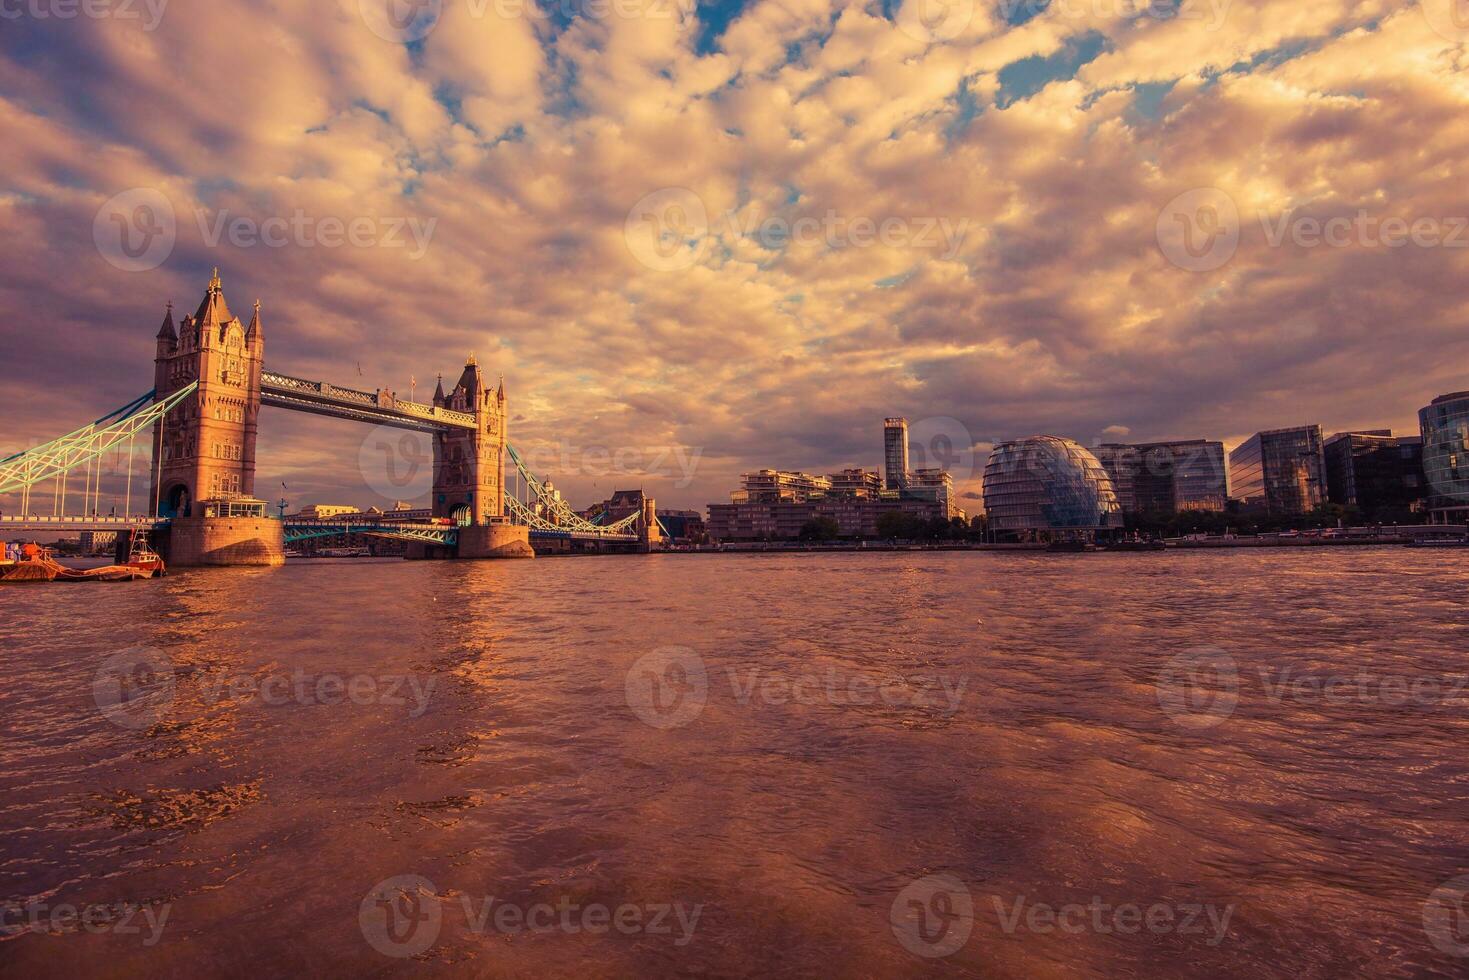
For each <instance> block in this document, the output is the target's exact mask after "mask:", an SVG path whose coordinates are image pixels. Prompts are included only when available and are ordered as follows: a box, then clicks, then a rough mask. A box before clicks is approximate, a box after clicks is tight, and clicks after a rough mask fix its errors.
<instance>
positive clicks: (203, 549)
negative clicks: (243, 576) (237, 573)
mask: <svg viewBox="0 0 1469 980" xmlns="http://www.w3.org/2000/svg"><path fill="white" fill-rule="evenodd" d="M155 545H156V547H157V548H158V553H159V554H161V555H162V556H163V560H164V561H166V562H167V563H168V564H169V565H170V566H174V567H178V568H188V567H199V566H208V565H215V566H219V565H264V566H276V565H284V564H285V563H286V544H285V527H284V525H282V524H281V522H280V521H277V520H272V519H270V518H268V517H175V518H174V519H173V520H172V521H171V522H169V525H168V527H167V528H166V529H164V530H163V531H162V532H161V533H160V534H159V535H158V540H157V541H156V542H155Z"/></svg>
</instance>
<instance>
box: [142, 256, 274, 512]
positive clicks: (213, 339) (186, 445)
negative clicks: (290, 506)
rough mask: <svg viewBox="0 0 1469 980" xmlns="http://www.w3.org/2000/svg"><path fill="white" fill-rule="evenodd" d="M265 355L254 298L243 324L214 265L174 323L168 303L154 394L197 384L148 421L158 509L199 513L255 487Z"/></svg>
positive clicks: (249, 493)
mask: <svg viewBox="0 0 1469 980" xmlns="http://www.w3.org/2000/svg"><path fill="white" fill-rule="evenodd" d="M264 360H265V335H264V332H263V331H262V329H261V326H260V303H259V302H258V301H257V302H256V304H255V315H254V317H253V318H252V319H251V321H250V324H249V326H248V327H247V326H245V325H244V324H243V323H242V322H241V321H240V318H239V317H237V316H235V315H234V314H233V313H231V312H230V308H229V304H228V303H227V302H225V298H224V288H223V286H222V285H221V283H220V280H219V270H218V269H215V270H214V275H213V277H212V278H211V279H210V281H209V289H208V291H207V292H205V294H204V300H203V302H201V303H200V304H199V308H198V310H196V311H195V312H194V315H193V316H186V317H184V319H183V323H182V324H181V328H180V329H178V330H175V329H174V322H173V304H172V303H170V304H169V307H168V313H167V314H166V315H165V316H164V318H163V326H162V327H161V328H160V329H159V331H158V347H157V355H156V356H155V358H154V362H153V363H154V369H153V386H154V388H155V389H156V390H157V394H156V395H155V398H157V399H159V400H162V399H163V398H165V397H167V396H168V395H169V394H171V393H172V392H175V391H177V390H178V389H180V388H183V387H186V386H187V385H189V384H190V383H192V382H194V381H198V382H199V388H198V390H197V391H195V393H194V394H193V395H192V396H191V397H189V398H188V399H186V400H185V401H184V403H183V404H181V405H179V407H178V408H176V409H174V410H173V411H172V412H170V413H169V414H168V415H167V416H165V417H164V419H163V420H162V421H160V422H159V423H158V424H157V425H156V426H155V427H154V442H153V447H154V451H155V453H156V455H155V457H154V469H153V486H152V491H153V499H154V500H156V501H157V502H158V512H159V513H160V514H161V515H162V516H165V517H195V516H202V514H203V511H202V510H201V508H200V503H201V502H202V501H205V500H213V499H217V498H222V497H252V496H253V495H254V493H255V436H256V433H257V431H258V428H259V419H260V369H261V365H262V363H263V362H264Z"/></svg>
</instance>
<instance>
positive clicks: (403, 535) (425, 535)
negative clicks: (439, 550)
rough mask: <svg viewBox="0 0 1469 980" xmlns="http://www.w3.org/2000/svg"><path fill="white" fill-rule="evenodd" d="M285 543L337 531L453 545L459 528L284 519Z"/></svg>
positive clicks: (293, 542) (331, 536)
mask: <svg viewBox="0 0 1469 980" xmlns="http://www.w3.org/2000/svg"><path fill="white" fill-rule="evenodd" d="M285 530H286V544H295V543H296V542H298V541H309V540H311V539H312V538H334V537H336V536H337V535H339V534H366V535H370V536H372V537H374V538H389V539H391V540H394V541H416V542H418V543H420V544H437V545H444V546H446V547H453V546H454V545H456V544H458V542H459V534H458V529H457V528H454V527H450V526H447V525H443V524H417V523H410V522H404V523H402V524H378V523H364V524H353V523H350V522H347V521H342V522H339V523H317V522H310V523H306V522H296V521H286V529H285Z"/></svg>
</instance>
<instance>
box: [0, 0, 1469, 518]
mask: <svg viewBox="0 0 1469 980" xmlns="http://www.w3.org/2000/svg"><path fill="white" fill-rule="evenodd" d="M680 4H681V0H549V2H548V3H547V4H546V5H544V6H541V7H539V8H538V7H536V6H535V5H534V4H533V3H532V2H531V0H442V2H436V0H415V2H408V0H210V2H208V3H204V2H200V0H191V2H185V0H173V2H171V3H168V2H166V0H85V2H83V0H0V132H3V134H4V138H3V140H0V235H3V238H4V241H5V243H6V245H5V249H4V253H3V257H0V448H7V449H15V448H22V447H24V446H26V445H28V444H33V443H34V442H36V441H38V440H41V439H44V438H49V437H52V436H55V435H59V434H61V433H63V432H64V431H67V430H69V429H71V428H73V427H75V426H76V425H78V424H81V423H83V422H85V421H88V420H90V419H91V418H93V417H96V416H97V415H100V414H102V413H103V412H105V411H107V410H109V409H111V408H113V407H116V406H118V405H120V404H122V403H124V402H126V401H128V400H129V399H131V398H132V397H134V396H136V395H138V394H140V393H142V392H144V391H146V390H147V389H148V388H149V387H151V384H152V355H153V335H154V333H155V332H156V330H157V327H158V324H159V322H160V320H161V318H162V316H163V312H164V304H165V303H166V302H168V301H169V300H173V301H175V302H176V303H177V304H178V306H180V307H186V308H187V309H192V308H193V306H194V305H196V304H197V303H198V301H199V298H200V296H201V294H202V292H203V289H204V287H205V285H206V283H207V281H208V277H209V270H210V268H211V267H213V266H216V265H217V266H219V267H220V268H221V274H222V276H223V279H224V283H225V292H226V295H227V296H228V298H229V300H230V302H231V304H232V305H233V306H234V308H235V310H236V311H237V312H243V313H245V314H246V315H248V310H249V307H250V305H251V303H252V302H253V301H254V300H255V299H256V298H259V299H260V301H261V303H262V316H263V319H264V323H265V329H266V338H267V348H268V351H267V355H268V356H267V363H268V364H269V366H270V367H271V368H272V369H273V370H276V371H280V372H283V373H290V374H294V375H297V376H300V377H306V378H325V379H328V380H331V381H334V382H337V383H341V384H346V385H352V386H356V387H360V388H366V389H369V390H370V389H373V388H375V387H378V386H382V387H387V388H393V389H395V390H397V391H398V392H399V394H400V395H403V396H406V395H407V394H408V391H409V387H410V378H411V377H416V378H417V381H418V389H417V393H418V395H419V396H420V397H421V396H423V395H424V394H425V392H426V391H430V390H431V389H432V386H433V383H434V377H435V375H436V374H437V373H439V372H442V373H443V374H445V375H451V376H454V377H457V373H458V370H459V368H460V367H461V365H462V364H463V363H464V359H465V357H466V355H468V354H469V353H470V352H471V351H473V352H475V353H476V354H477V355H478V358H479V362H480V364H481V365H483V366H484V367H485V368H486V369H487V370H489V371H490V372H491V373H492V374H503V375H504V377H505V383H506V387H507V390H508V392H509V397H510V403H511V408H512V414H513V419H514V421H513V422H512V426H511V436H512V441H513V442H514V443H516V444H517V445H518V446H519V447H520V448H521V449H522V450H523V451H525V452H528V453H532V454H533V458H537V459H539V460H542V461H545V463H546V466H545V468H547V469H550V470H553V472H551V473H550V474H549V475H551V476H553V477H555V478H556V479H557V482H558V483H559V484H560V485H562V486H563V487H564V488H565V489H566V490H567V491H568V492H569V495H570V496H571V498H572V499H573V502H574V503H577V504H578V505H584V504H586V503H590V502H591V500H592V499H597V498H599V497H601V496H605V495H606V493H607V492H608V491H610V490H611V489H613V488H614V487H615V486H616V487H620V486H637V485H644V486H646V487H648V488H649V489H650V490H651V491H653V492H655V493H656V494H657V496H658V497H659V501H660V505H667V506H700V505H703V504H705V503H708V502H710V501H716V500H721V499H726V498H725V495H726V494H727V492H728V490H729V488H730V486H731V485H732V484H733V482H734V480H735V478H736V474H738V473H739V472H740V471H742V470H745V469H752V468H758V467H762V466H778V467H787V468H804V469H811V470H818V471H823V470H827V469H831V468H836V467H840V466H845V465H869V466H874V467H875V466H877V465H879V463H880V459H881V436H882V420H883V417H884V416H887V415H906V416H907V417H908V418H909V419H911V420H912V421H913V424H914V427H915V433H916V434H917V435H918V438H919V440H920V442H922V443H923V444H926V445H938V446H939V447H941V448H944V447H948V446H950V445H953V446H954V447H955V448H954V450H953V455H952V457H951V458H949V459H946V460H940V461H942V462H948V463H949V464H950V465H951V466H953V467H954V468H956V469H957V470H959V474H958V475H959V476H960V477H961V478H963V477H968V476H970V470H971V467H972V466H973V465H975V461H976V460H977V461H978V462H979V464H980V465H982V461H983V457H984V453H985V450H986V448H987V446H988V445H989V444H990V443H992V442H993V441H995V440H998V439H1004V438H1011V437H1016V436H1022V435H1028V434H1032V433H1037V432H1049V433H1055V434H1058V435H1065V436H1069V437H1072V438H1075V439H1077V440H1078V441H1081V442H1083V443H1084V444H1090V443H1093V442H1096V441H1104V440H1117V439H1121V438H1124V437H1125V438H1129V439H1136V440H1142V439H1156V438H1173V437H1179V438H1187V437H1208V438H1217V439H1223V440H1225V441H1226V442H1227V443H1233V442H1237V441H1239V440H1240V439H1241V438H1243V437H1244V436H1246V435H1248V434H1249V433H1251V432H1253V431H1255V430H1257V429H1260V428H1269V427H1277V426H1284V425H1291V424H1299V423H1305V422H1319V423H1321V424H1322V426H1323V427H1324V428H1325V429H1326V430H1327V432H1328V433H1329V432H1332V431H1336V430H1339V429H1343V428H1353V427H1374V428H1376V427H1385V426H1391V427H1394V428H1398V429H1400V430H1405V431H1412V430H1414V429H1415V428H1416V414H1415V413H1416V410H1417V409H1418V408H1419V407H1420V406H1422V405H1424V404H1426V403H1427V401H1428V400H1429V399H1430V398H1432V397H1433V396H1434V395H1436V394H1440V393H1442V392H1446V391H1451V390H1458V389H1462V388H1469V228H1466V219H1465V216H1466V215H1469V183H1466V173H1469V163H1466V161H1469V45H1466V43H1465V42H1466V41H1469V5H1466V3H1465V2H1464V0H1422V2H1421V4H1420V3H1401V2H1379V0H1182V2H1181V3H1178V2H1176V0H1158V2H1157V3H1155V4H1154V5H1153V6H1151V7H1148V6H1141V5H1139V4H1140V0H1139V3H1134V2H1132V0H1064V2H1063V0H1054V2H1051V3H1049V4H1045V3H1042V2H1040V0H999V2H996V0H973V2H972V3H971V2H969V0H952V2H950V3H948V4H944V3H940V2H938V0H907V2H906V3H905V4H903V5H901V6H899V5H897V4H892V5H884V4H883V3H867V4H863V3H834V2H830V0H754V2H749V3H741V2H740V0H716V2H715V3H713V4H707V5H706V4H702V3H701V4H700V5H699V6H698V7H697V8H695V7H693V6H692V3H691V2H690V3H687V4H685V5H682V6H681V5H680ZM181 312H185V311H181ZM373 438H374V436H373V434H372V433H371V432H370V430H368V429H367V428H366V427H364V426H357V425H353V424H349V423H340V422H332V421H330V420H323V419H316V418H313V417H309V416H301V415H296V414H289V413H286V412H283V411H281V410H278V409H266V410H265V412H264V413H263V420H262V436H261V446H260V465H259V470H258V473H257V490H258V491H259V492H260V493H261V495H262V496H266V497H271V498H273V497H274V496H275V495H276V494H277V493H279V485H280V484H282V483H285V484H286V485H287V486H288V487H289V491H288V496H289V497H290V498H291V501H292V504H293V505H297V504H304V503H311V502H338V501H344V502H349V503H358V504H368V503H374V502H380V501H381V500H382V499H383V498H384V497H391V496H393V495H395V493H394V491H395V489H396V488H395V486H393V485H392V480H388V479H385V477H384V476H383V474H382V472H380V470H381V467H380V466H379V465H378V463H377V462H375V460H378V459H379V457H380V455H381V453H380V452H379V451H380V450H381V449H382V446H381V444H380V443H374V442H373V441H372V440H373ZM391 451H396V450H389V452H391ZM375 467H376V469H375ZM619 470H620V471H621V472H618V471H619ZM640 470H642V471H647V470H651V471H652V472H638V471H640ZM690 470H692V472H691V475H689V474H690ZM976 483H977V481H971V482H970V485H969V489H975V488H976V486H975V484H976Z"/></svg>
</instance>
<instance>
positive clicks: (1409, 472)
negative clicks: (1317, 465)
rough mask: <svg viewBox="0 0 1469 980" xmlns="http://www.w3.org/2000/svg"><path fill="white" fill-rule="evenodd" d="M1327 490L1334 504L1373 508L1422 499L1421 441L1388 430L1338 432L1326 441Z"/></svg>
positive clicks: (1404, 503)
mask: <svg viewBox="0 0 1469 980" xmlns="http://www.w3.org/2000/svg"><path fill="white" fill-rule="evenodd" d="M1325 452H1326V494H1327V496H1328V497H1329V498H1330V500H1331V502H1332V503H1334V504H1342V505H1343V506H1353V507H1359V508H1361V509H1362V510H1363V511H1367V512H1370V511H1373V510H1376V509H1378V508H1382V507H1400V508H1401V507H1411V506H1412V505H1413V504H1415V503H1416V502H1418V501H1419V500H1422V499H1423V495H1424V482H1425V481H1424V478H1423V440H1422V439H1421V438H1419V437H1418V436H1394V435H1393V434H1392V430H1391V429H1371V430H1368V431H1365V432H1338V433H1336V434H1335V435H1333V436H1332V437H1331V438H1330V439H1327V440H1326V446H1325Z"/></svg>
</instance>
